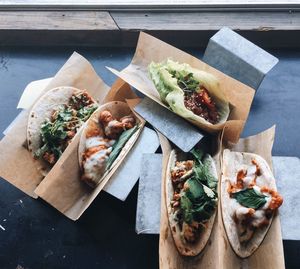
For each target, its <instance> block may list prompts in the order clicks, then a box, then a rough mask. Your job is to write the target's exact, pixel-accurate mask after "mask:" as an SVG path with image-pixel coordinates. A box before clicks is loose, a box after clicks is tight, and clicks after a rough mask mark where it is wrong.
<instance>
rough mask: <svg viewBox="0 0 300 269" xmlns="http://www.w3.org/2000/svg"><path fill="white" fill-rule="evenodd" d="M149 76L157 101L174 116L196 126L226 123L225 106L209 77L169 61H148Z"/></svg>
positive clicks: (225, 101) (226, 108) (217, 85)
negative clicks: (156, 94)
mask: <svg viewBox="0 0 300 269" xmlns="http://www.w3.org/2000/svg"><path fill="white" fill-rule="evenodd" d="M149 73H150V77H151V79H152V81H153V83H154V85H155V87H156V89H157V91H158V92H159V95H160V99H161V101H162V102H163V103H165V104H166V105H168V106H169V107H170V109H171V110H172V111H174V112H175V113H176V114H178V115H180V116H181V117H183V118H186V119H187V120H189V121H191V122H194V123H195V124H196V125H198V126H199V127H201V126H211V125H217V124H223V123H225V122H226V120H227V118H228V116H229V103H228V101H227V100H226V97H225V95H224V93H223V92H222V91H221V89H220V83H219V81H218V79H217V78H216V77H215V76H213V75H212V74H210V73H207V72H204V71H201V70H198V69H195V68H192V67H191V66H189V65H188V64H185V63H183V64H180V63H178V62H174V61H172V60H170V59H168V60H166V61H164V62H161V63H154V62H152V63H151V64H150V65H149Z"/></svg>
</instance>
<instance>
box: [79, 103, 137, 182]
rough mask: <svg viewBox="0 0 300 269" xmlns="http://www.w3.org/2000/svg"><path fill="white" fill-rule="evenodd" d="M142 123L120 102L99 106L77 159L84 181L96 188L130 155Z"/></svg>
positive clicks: (88, 127) (81, 144)
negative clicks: (129, 152)
mask: <svg viewBox="0 0 300 269" xmlns="http://www.w3.org/2000/svg"><path fill="white" fill-rule="evenodd" d="M141 129H142V124H141V122H140V120H139V119H138V118H137V117H136V116H135V115H134V114H133V113H132V111H131V110H130V108H129V106H128V105H127V104H126V103H124V102H120V101H114V102H109V103H106V104H105V105H102V106H100V107H99V108H98V109H97V110H96V111H95V112H94V113H93V115H92V116H91V117H90V119H89V120H88V121H87V123H86V125H85V127H84V130H83V132H82V134H81V138H80V142H79V147H78V156H79V164H80V167H81V169H82V176H81V179H82V180H83V181H84V182H86V183H87V184H89V185H90V186H91V187H96V186H97V185H98V184H99V183H100V182H102V180H103V179H104V178H105V176H106V175H107V174H108V173H109V172H110V171H111V170H112V169H113V168H114V167H116V166H117V165H118V164H119V163H120V161H121V159H122V158H123V157H124V156H125V155H126V154H127V153H128V151H129V150H130V149H131V147H132V146H133V144H134V142H135V141H136V139H137V138H138V136H139V134H140V131H141Z"/></svg>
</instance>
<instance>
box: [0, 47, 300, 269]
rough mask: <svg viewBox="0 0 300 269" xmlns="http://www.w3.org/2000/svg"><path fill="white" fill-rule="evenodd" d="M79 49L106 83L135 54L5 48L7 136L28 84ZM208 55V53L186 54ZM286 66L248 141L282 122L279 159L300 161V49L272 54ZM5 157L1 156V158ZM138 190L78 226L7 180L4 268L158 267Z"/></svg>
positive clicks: (1, 103) (1, 246)
mask: <svg viewBox="0 0 300 269" xmlns="http://www.w3.org/2000/svg"><path fill="white" fill-rule="evenodd" d="M74 50H76V51H77V52H79V53H80V54H82V55H83V56H84V57H86V58H87V59H88V60H89V61H90V62H91V63H92V64H93V66H94V68H95V70H96V71H97V73H98V74H99V75H100V76H101V77H102V78H103V80H104V81H105V82H106V83H107V84H108V85H111V84H112V83H113V82H114V80H115V76H114V75H113V74H112V73H110V72H109V71H108V70H107V69H106V68H105V66H110V67H114V68H116V69H122V68H123V67H125V66H127V64H129V62H130V61H131V58H132V56H133V53H134V49H111V48H107V49H105V48H80V49H76V48H36V47H35V48H1V49H0V82H1V86H0V132H1V135H0V138H2V137H3V135H2V132H3V131H4V129H5V128H6V127H7V126H8V125H9V123H10V122H11V121H12V120H13V119H14V118H15V116H16V115H17V114H18V110H17V109H16V106H17V103H18V100H19V98H20V96H21V94H22V91H23V89H24V88H25V86H26V85H27V84H28V83H29V82H31V81H33V80H38V79H43V78H47V77H51V76H53V75H54V74H55V73H56V72H57V71H58V70H59V68H60V67H61V66H62V65H63V64H64V62H65V61H66V60H67V59H68V57H69V56H70V55H71V53H72V52H73V51H74ZM184 50H186V51H188V52H190V53H191V54H192V55H194V56H196V57H199V58H202V55H203V49H200V48H199V49H198V50H197V49H184ZM270 52H271V53H272V54H274V56H276V57H278V58H279V60H280V62H279V63H278V65H277V66H275V68H274V69H273V70H271V72H270V73H269V74H268V75H267V77H266V78H265V80H264V81H263V83H262V84H261V86H260V88H259V89H258V91H257V94H256V96H255V98H254V101H253V105H252V108H251V112H250V115H249V118H248V122H247V124H246V126H245V129H244V132H243V136H248V135H253V134H256V133H257V132H260V131H262V130H264V129H266V128H268V127H270V126H272V125H273V124H276V126H277V127H276V138H275V143H274V148H273V155H275V156H276V155H277V156H297V157H300V143H299V141H298V138H299V131H300V75H299V74H300V50H299V51H295V50H293V51H291V50H273V51H270ZM0 154H1V153H0ZM136 200H137V185H136V186H135V187H134V189H133V191H132V192H131V194H130V195H129V197H128V199H127V200H126V202H121V201H119V200H117V199H115V198H113V197H112V196H110V195H109V194H106V193H104V192H101V194H100V195H99V196H98V197H97V199H96V200H95V201H94V203H93V204H92V205H91V206H90V208H88V210H87V211H86V212H85V213H84V215H83V216H82V217H81V218H80V220H79V221H77V222H73V221H71V220H68V219H67V218H66V217H64V216H63V215H61V214H60V213H59V212H57V211H56V210H55V209H53V208H52V207H51V206H49V205H48V204H46V203H45V202H43V201H42V200H41V199H39V200H37V201H36V200H34V199H32V198H30V197H28V196H26V195H25V194H24V193H22V192H21V191H19V190H18V189H16V188H14V187H13V186H12V185H10V184H9V183H7V182H6V181H5V180H2V179H1V180H0V225H1V226H2V227H4V229H5V230H3V229H0V268H1V269H2V268H4V269H6V268H7V269H9V268H13V269H14V268H16V267H17V266H18V265H20V266H22V267H24V268H28V269H34V268H51V269H52V268H73V269H75V268H89V269H92V268H118V269H119V268H124V269H125V268H139V269H140V268H158V236H155V235H137V234H136V233H135V213H136ZM284 250H285V259H286V267H287V268H300V259H299V255H300V242H298V241H284Z"/></svg>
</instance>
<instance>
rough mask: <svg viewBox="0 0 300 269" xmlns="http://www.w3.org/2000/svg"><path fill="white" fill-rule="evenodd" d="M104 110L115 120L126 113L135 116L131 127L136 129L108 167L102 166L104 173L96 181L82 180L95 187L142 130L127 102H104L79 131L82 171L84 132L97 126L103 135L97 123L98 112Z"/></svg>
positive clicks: (79, 154) (141, 125)
mask: <svg viewBox="0 0 300 269" xmlns="http://www.w3.org/2000/svg"><path fill="white" fill-rule="evenodd" d="M105 110H106V111H109V112H110V113H111V114H112V116H113V118H115V119H116V120H119V119H120V118H122V117H124V116H128V115H130V116H133V117H134V118H135V127H133V128H136V131H134V133H133V134H132V135H131V136H130V138H129V140H128V141H127V142H126V144H125V145H124V146H123V148H122V150H121V151H120V153H119V155H118V156H117V158H116V159H115V160H114V162H113V163H112V164H111V165H110V167H109V169H106V168H105V167H104V168H105V169H104V170H105V171H104V173H103V174H102V175H101V176H99V177H97V179H96V181H92V180H84V181H85V182H86V183H87V184H89V185H90V186H91V187H96V186H97V185H98V184H99V183H100V182H102V181H103V180H104V179H105V177H106V176H107V175H108V174H109V172H110V171H111V170H113V169H116V168H117V167H118V166H119V165H120V163H121V161H122V160H123V159H124V157H125V156H126V155H127V154H128V152H129V151H130V149H131V148H132V147H133V145H134V143H135V142H136V140H137V139H138V137H139V135H140V133H141V131H142V128H143V124H142V123H141V121H140V120H139V118H138V117H137V116H136V115H135V114H133V113H132V111H131V109H130V107H129V106H128V104H127V103H124V102H121V101H113V102H109V103H106V104H104V105H102V106H100V107H99V108H98V109H97V110H96V111H95V112H94V113H93V114H92V115H91V117H90V118H89V120H88V121H87V122H86V123H85V125H84V129H83V131H82V133H81V137H80V142H79V146H78V158H79V165H80V167H81V170H82V172H83V154H84V152H85V150H86V141H87V138H86V134H87V132H88V131H89V130H92V129H94V128H97V129H98V130H99V129H100V130H101V135H104V130H103V128H102V127H101V126H100V125H99V121H98V118H99V115H100V113H101V112H102V111H105ZM129 130H130V129H129Z"/></svg>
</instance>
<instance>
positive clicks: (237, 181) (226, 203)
mask: <svg viewBox="0 0 300 269" xmlns="http://www.w3.org/2000/svg"><path fill="white" fill-rule="evenodd" d="M282 202H283V199H282V197H281V196H280V195H279V194H278V192H277V191H276V184H275V178H274V176H273V174H272V172H271V169H270V167H269V166H268V164H267V162H266V161H265V160H264V159H263V158H262V157H261V156H259V155H256V154H253V153H245V152H233V151H230V150H228V149H226V150H224V152H223V163H222V180H221V206H222V216H223V223H224V227H225V230H226V233H227V237H228V240H229V242H230V244H231V247H232V248H233V250H234V252H235V253H236V254H237V255H238V256H240V257H242V258H246V257H249V256H250V255H251V254H252V253H253V252H254V251H255V250H256V249H257V248H258V247H259V246H260V244H261V243H262V241H263V240H264V238H265V236H266V234H267V232H268V230H269V228H270V226H271V223H272V219H273V217H274V214H275V212H276V210H277V208H278V207H280V206H281V204H282Z"/></svg>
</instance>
